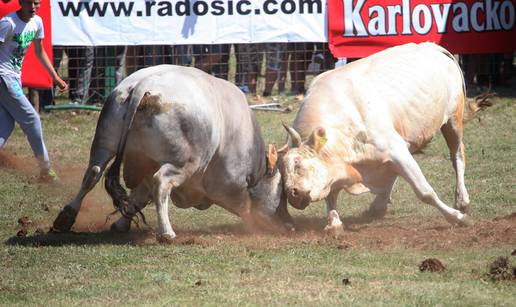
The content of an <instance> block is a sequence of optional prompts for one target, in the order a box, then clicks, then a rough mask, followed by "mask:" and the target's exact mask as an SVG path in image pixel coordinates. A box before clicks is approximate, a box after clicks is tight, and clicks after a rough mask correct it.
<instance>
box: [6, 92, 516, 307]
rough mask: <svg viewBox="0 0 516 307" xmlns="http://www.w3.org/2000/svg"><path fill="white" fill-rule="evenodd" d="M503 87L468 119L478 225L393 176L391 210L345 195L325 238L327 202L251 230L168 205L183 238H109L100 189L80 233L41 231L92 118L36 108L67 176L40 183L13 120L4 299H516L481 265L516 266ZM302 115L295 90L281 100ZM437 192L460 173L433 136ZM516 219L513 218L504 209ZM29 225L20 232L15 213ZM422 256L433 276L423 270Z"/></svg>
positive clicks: (270, 122)
mask: <svg viewBox="0 0 516 307" xmlns="http://www.w3.org/2000/svg"><path fill="white" fill-rule="evenodd" d="M514 97H515V95H514V91H508V90H506V91H505V92H504V91H503V90H502V93H501V96H500V97H499V98H497V99H496V104H495V106H493V107H492V108H490V109H489V110H487V111H485V112H484V113H482V114H481V116H480V117H479V119H475V120H473V121H471V122H470V123H468V125H467V126H466V129H465V143H466V150H467V158H468V159H467V161H468V164H467V168H466V184H467V187H468V189H469V192H470V196H471V200H472V215H473V218H474V219H475V222H476V223H475V225H474V226H472V227H468V228H454V227H451V226H449V225H448V224H447V223H446V222H445V221H444V218H442V217H441V216H440V214H439V213H438V212H437V210H435V209H433V208H431V207H430V206H428V205H425V204H423V203H421V202H420V201H418V200H417V198H416V197H415V195H414V193H413V192H412V191H411V190H410V188H409V187H408V185H407V184H406V183H405V182H404V181H402V180H399V181H398V183H397V184H396V187H395V191H394V192H393V195H392V202H393V203H392V205H391V206H390V207H389V209H388V213H387V216H386V217H385V218H384V219H383V220H380V221H374V222H366V221H363V220H361V219H360V218H359V215H360V213H361V212H362V211H363V210H365V209H366V208H367V206H368V203H369V202H370V201H371V200H372V197H371V196H370V195H363V196H359V197H352V196H350V195H345V193H342V194H341V197H340V199H339V206H338V210H339V212H340V213H341V215H342V217H343V220H344V222H345V224H346V226H347V227H346V232H345V234H344V235H343V236H342V237H338V238H333V237H327V236H325V234H324V233H323V231H322V229H323V227H324V224H325V222H326V221H325V205H324V204H323V203H317V204H312V205H311V206H310V207H308V208H307V209H306V210H304V211H298V210H295V209H293V208H289V210H290V212H291V214H292V215H293V216H294V219H295V222H296V225H297V232H296V233H295V234H291V235H280V234H250V233H247V232H246V231H245V230H244V227H243V225H242V224H241V221H240V220H239V219H238V218H236V217H235V216H233V215H231V214H229V213H227V212H226V211H224V210H223V209H220V208H218V207H216V206H213V207H212V208H210V209H209V210H206V211H198V210H196V209H179V208H175V207H173V208H171V210H170V211H171V212H170V215H171V220H172V223H173V226H174V228H175V230H176V233H177V234H178V237H177V242H176V243H175V244H173V245H167V246H163V245H160V244H157V243H156V241H155V239H154V234H153V230H152V229H153V227H155V225H156V221H155V215H156V214H155V209H154V206H149V207H148V208H146V209H145V211H144V212H145V213H146V216H147V218H148V220H149V225H150V228H149V227H142V228H141V229H133V230H132V231H131V232H130V233H129V234H126V235H125V234H124V235H121V234H111V233H109V232H106V231H104V230H106V229H108V228H109V225H110V223H111V222H112V221H113V220H114V218H115V217H109V213H110V212H111V211H112V208H111V204H110V201H109V199H108V197H107V195H106V193H105V192H104V191H103V190H102V188H101V187H100V185H99V186H98V187H97V188H96V189H95V190H94V191H93V192H92V193H91V194H90V195H89V197H88V198H87V199H86V201H85V204H84V206H83V210H81V212H80V215H79V218H78V221H77V223H76V225H75V227H74V230H75V231H76V232H77V233H75V234H61V235H55V234H47V233H46V232H47V231H48V229H49V227H50V225H51V223H52V221H53V219H54V218H55V217H56V215H57V213H58V212H59V210H60V209H61V208H62V207H63V206H64V205H65V204H66V203H67V202H68V201H69V200H70V199H71V198H72V197H73V195H74V193H76V192H77V190H78V188H79V185H80V181H81V179H82V172H83V169H84V167H85V166H86V163H87V160H88V155H89V146H90V142H91V139H92V137H93V134H94V130H95V124H96V120H97V117H98V113H92V112H78V113H74V112H70V111H58V112H54V113H50V114H44V115H43V124H44V129H45V136H46V143H47V146H48V148H49V151H50V154H51V157H52V158H53V160H54V161H55V165H56V168H57V170H58V172H59V174H60V176H61V181H60V182H59V183H57V184H54V185H47V184H41V183H38V182H37V180H36V175H37V171H36V165H35V162H34V161H33V160H34V159H33V158H32V156H31V152H30V149H29V146H28V144H27V141H26V139H25V137H24V136H23V134H22V132H21V130H20V129H19V128H17V129H16V130H15V133H14V135H13V136H12V137H11V139H10V140H9V143H8V145H7V147H6V148H5V150H4V152H3V154H2V162H1V164H2V166H1V167H0V242H1V243H0V305H9V306H13V305H18V306H21V305H112V304H127V305H180V306H184V305H186V306H189V305H195V306H198V305H281V306H284V305H328V306H329V305H336V304H337V305H341V306H371V305H391V306H392V305H394V306H416V305H417V306H435V305H441V306H514V304H515V302H516V281H514V280H513V281H507V280H506V281H493V280H491V278H490V276H488V274H487V273H488V272H489V265H490V264H491V263H492V262H493V260H494V259H496V258H497V257H499V256H506V257H508V258H509V260H510V261H511V262H512V265H515V266H516V256H511V252H513V250H514V249H515V248H516V214H514V213H516V195H515V192H516V189H515V186H516V176H515V174H516V172H515V161H516V139H515V136H516V120H515V118H516V105H515V102H516V99H515V98H514ZM279 99H280V100H281V101H283V102H284V103H286V104H289V105H292V106H293V107H294V110H295V111H296V110H297V108H298V103H297V102H296V101H295V99H293V98H292V97H280V98H279ZM295 111H294V112H292V113H290V114H279V113H265V112H259V113H257V117H258V120H259V122H260V124H261V126H262V131H263V134H264V137H265V139H266V141H267V142H272V143H276V145H281V144H283V142H284V141H285V133H284V131H283V129H282V128H281V124H280V123H281V121H282V120H283V121H286V122H291V121H292V119H293V117H294V116H295ZM417 160H418V162H419V163H420V166H421V168H422V169H423V172H424V173H425V175H426V176H427V178H428V180H429V181H430V183H431V184H432V186H433V187H434V189H435V190H436V191H437V193H438V194H439V196H440V197H441V199H443V200H444V201H445V202H447V203H448V204H452V202H453V191H454V185H455V183H454V173H453V169H452V166H451V163H450V162H449V160H448V151H447V149H446V146H445V143H444V140H443V138H442V137H441V136H440V135H438V136H437V137H436V138H435V140H434V141H433V142H432V143H431V144H430V146H429V147H428V148H427V149H426V151H425V154H424V155H418V156H417ZM511 214H512V216H511ZM24 216H27V217H29V218H30V220H31V221H32V223H31V224H30V225H28V226H27V227H26V230H27V232H28V234H27V236H26V237H18V236H17V232H18V231H19V230H20V229H21V226H20V225H19V224H18V219H19V218H21V217H24ZM426 258H437V259H439V260H440V261H441V262H442V263H443V264H444V266H445V267H446V269H445V270H444V271H443V272H441V273H429V272H423V273H422V272H420V271H419V268H418V266H419V264H420V263H421V262H422V261H423V260H424V259H426Z"/></svg>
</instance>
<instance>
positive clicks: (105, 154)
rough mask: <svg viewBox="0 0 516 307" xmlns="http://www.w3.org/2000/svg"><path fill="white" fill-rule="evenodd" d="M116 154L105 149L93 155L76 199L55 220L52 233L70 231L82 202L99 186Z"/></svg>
mask: <svg viewBox="0 0 516 307" xmlns="http://www.w3.org/2000/svg"><path fill="white" fill-rule="evenodd" d="M113 156H114V153H113V152H111V151H108V150H105V149H98V150H97V151H95V153H93V154H92V157H91V158H90V163H89V165H88V168H87V169H86V172H85V173H84V177H83V179H82V184H81V188H80V190H79V192H78V193H77V195H75V197H74V199H73V200H72V201H71V202H70V203H69V204H68V205H66V206H65V207H64V208H63V209H62V210H61V212H59V215H58V216H57V218H56V219H55V220H54V223H53V226H52V229H51V231H53V232H67V231H70V229H71V228H72V225H73V224H74V223H75V218H76V217H77V214H78V213H79V210H80V209H81V205H82V200H83V199H84V197H85V196H86V194H88V192H89V191H91V189H93V187H95V185H96V184H97V182H98V181H99V179H100V178H101V177H102V174H103V173H104V170H105V169H106V166H107V163H108V161H109V160H111V158H113Z"/></svg>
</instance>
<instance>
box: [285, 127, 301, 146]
mask: <svg viewBox="0 0 516 307" xmlns="http://www.w3.org/2000/svg"><path fill="white" fill-rule="evenodd" d="M281 124H282V125H283V127H285V130H287V132H288V134H289V135H290V140H291V141H292V147H293V148H295V147H299V146H301V136H300V135H299V133H297V131H296V130H295V129H294V128H292V127H290V126H288V125H287V124H285V123H284V122H282V123H281Z"/></svg>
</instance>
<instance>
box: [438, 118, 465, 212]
mask: <svg viewBox="0 0 516 307" xmlns="http://www.w3.org/2000/svg"><path fill="white" fill-rule="evenodd" d="M456 126H457V125H456V124H455V125H454V124H453V123H452V122H449V123H446V124H445V125H444V126H443V127H442V128H441V132H442V133H443V136H444V139H445V140H446V143H447V144H448V148H449V149H450V160H451V161H452V165H453V169H454V170H455V178H456V179H455V180H456V186H455V208H456V209H459V210H460V211H461V212H463V213H465V212H468V211H469V195H468V191H467V190H466V184H465V183H464V171H465V169H466V158H465V154H464V144H463V143H462V129H460V128H458V127H456Z"/></svg>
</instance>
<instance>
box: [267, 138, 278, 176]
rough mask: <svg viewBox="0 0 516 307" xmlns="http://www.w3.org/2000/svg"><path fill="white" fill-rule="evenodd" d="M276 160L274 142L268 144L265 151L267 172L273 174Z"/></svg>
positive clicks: (276, 154)
mask: <svg viewBox="0 0 516 307" xmlns="http://www.w3.org/2000/svg"><path fill="white" fill-rule="evenodd" d="M277 162H278V152H277V151H276V146H274V144H269V150H268V151H267V174H270V175H272V174H274V170H275V169H276V164H277Z"/></svg>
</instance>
